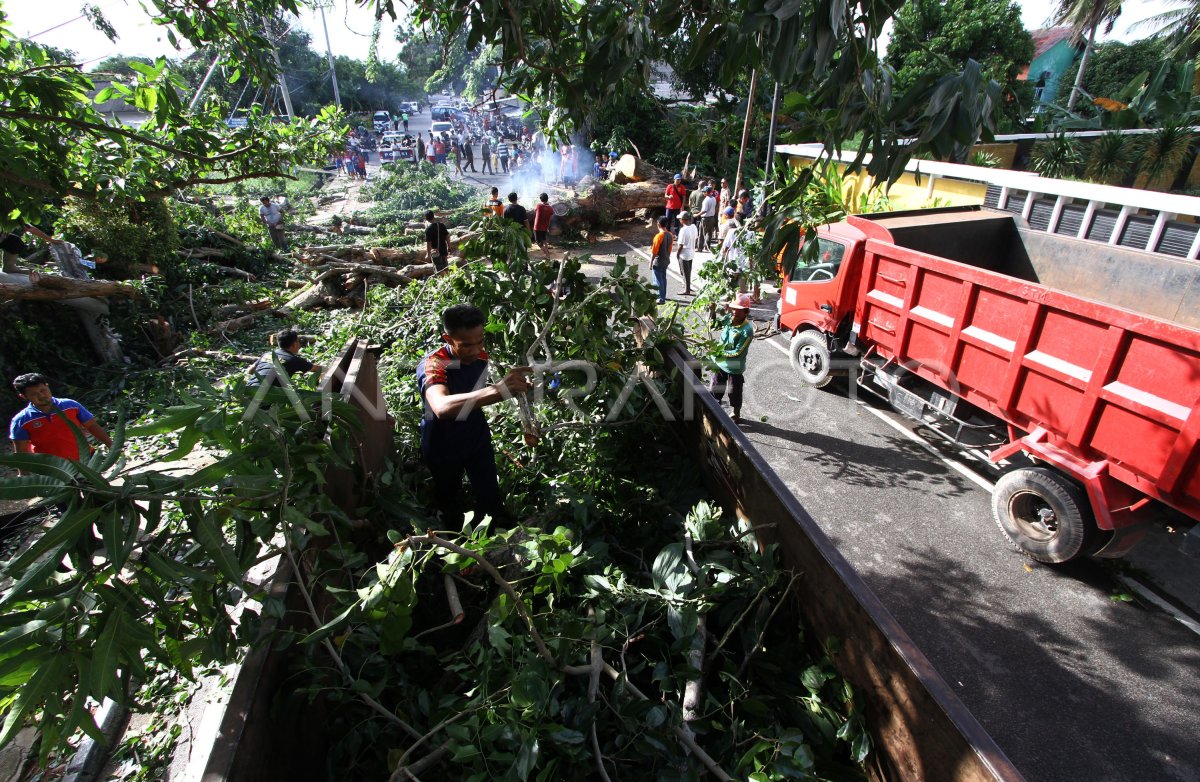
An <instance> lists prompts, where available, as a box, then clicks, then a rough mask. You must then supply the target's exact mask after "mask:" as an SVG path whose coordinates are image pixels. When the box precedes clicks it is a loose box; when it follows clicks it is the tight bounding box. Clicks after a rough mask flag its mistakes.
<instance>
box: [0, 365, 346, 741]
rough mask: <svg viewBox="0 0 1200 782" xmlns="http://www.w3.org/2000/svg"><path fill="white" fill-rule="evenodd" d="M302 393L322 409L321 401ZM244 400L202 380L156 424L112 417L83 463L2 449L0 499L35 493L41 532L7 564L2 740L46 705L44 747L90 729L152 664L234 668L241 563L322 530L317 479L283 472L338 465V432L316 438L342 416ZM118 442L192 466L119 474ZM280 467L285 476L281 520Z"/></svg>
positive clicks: (250, 588)
mask: <svg viewBox="0 0 1200 782" xmlns="http://www.w3.org/2000/svg"><path fill="white" fill-rule="evenodd" d="M301 394H302V396H301V400H302V401H303V403H304V404H305V405H307V406H308V408H309V409H311V410H313V411H314V412H315V411H319V410H320V409H321V399H320V397H319V395H317V394H311V393H306V392H301ZM251 401H252V397H251V393H250V391H249V390H247V389H241V388H238V387H233V388H230V389H224V390H218V389H213V388H211V387H210V388H206V387H204V386H203V385H200V386H198V387H197V388H196V389H195V390H194V391H192V392H190V393H188V394H185V403H184V404H182V405H178V406H176V407H172V408H168V409H166V410H164V411H163V412H162V414H161V415H160V416H159V417H158V418H157V419H155V420H153V421H149V422H146V423H142V424H139V425H138V426H136V427H132V428H128V429H127V428H126V427H125V425H124V421H123V420H121V421H119V422H118V424H117V427H116V431H115V433H114V445H113V448H112V449H110V450H109V451H108V452H105V451H103V450H100V451H97V452H95V453H93V454H92V455H91V456H90V457H89V458H88V459H87V460H86V461H80V462H72V461H70V460H67V459H62V458H59V457H56V456H49V455H45V454H14V455H11V456H4V457H0V466H3V467H9V468H15V469H18V470H20V471H21V472H22V475H21V477H16V478H6V479H3V480H0V499H24V498H30V497H41V498H43V499H42V501H41V503H40V506H41V508H42V509H43V515H42V517H41V520H40V524H41V527H42V528H41V529H40V530H34V532H33V534H31V535H29V536H28V545H27V546H26V547H25V548H24V549H22V550H18V552H17V553H16V554H15V555H14V556H12V557H11V558H10V559H9V560H8V561H7V562H4V563H3V564H2V565H0V577H2V578H3V579H4V580H5V587H4V591H3V593H0V713H2V715H3V716H2V719H3V723H2V727H0V745H3V744H4V743H6V742H7V741H9V740H11V738H12V737H13V735H14V734H15V732H16V731H17V730H19V729H20V728H21V727H23V726H24V724H25V723H26V722H27V721H28V720H29V719H30V718H31V717H32V716H33V715H35V714H38V713H39V712H40V714H41V717H40V720H39V726H40V729H41V731H42V734H43V742H42V751H43V753H48V752H50V751H51V750H52V749H53V748H54V747H55V745H56V744H57V743H58V742H59V741H65V740H66V739H67V738H69V737H70V736H71V735H72V734H73V733H74V732H75V731H77V730H84V731H86V732H89V733H94V732H95V731H96V728H95V725H94V724H93V721H92V717H91V714H90V712H89V711H88V710H87V709H85V708H84V704H85V703H86V701H87V699H88V698H92V699H94V700H95V701H101V700H103V699H104V698H106V697H109V698H113V699H114V700H117V701H119V702H126V701H127V700H128V696H129V694H130V692H131V683H132V682H134V681H135V680H140V679H143V678H144V677H145V676H146V671H147V664H148V662H149V661H154V662H155V663H157V664H160V665H162V666H165V667H167V668H170V669H173V670H178V671H181V672H182V673H183V674H184V675H189V676H190V675H191V670H192V666H193V664H194V663H195V662H196V661H198V660H201V661H220V662H223V661H228V660H229V659H231V658H232V657H233V656H234V655H235V654H236V653H237V652H238V650H240V649H241V648H244V646H245V645H246V644H247V643H248V642H250V641H251V640H253V639H254V635H255V632H256V629H257V626H258V625H257V622H256V621H255V618H254V616H253V614H252V613H250V612H246V613H244V614H243V615H242V619H241V621H240V622H239V623H235V621H234V620H233V618H232V611H231V609H232V607H233V606H235V605H236V604H237V603H238V602H239V600H240V599H241V597H242V596H243V594H244V593H247V592H249V593H254V592H256V591H257V589H258V588H257V587H256V586H254V585H253V584H251V583H249V582H247V581H246V574H247V571H249V570H250V568H251V567H253V566H254V564H255V563H256V562H258V561H259V560H260V559H261V558H263V556H264V554H266V553H269V552H270V551H272V550H273V549H274V548H275V547H276V546H278V544H279V541H280V540H281V538H280V537H278V533H280V532H282V533H283V534H285V535H288V536H290V537H291V539H292V540H293V541H295V542H296V543H298V544H300V545H303V544H304V542H305V541H306V540H307V539H308V538H309V537H310V536H311V535H312V534H314V529H316V530H320V529H322V528H321V527H320V523H319V522H317V521H314V518H317V517H323V516H327V515H328V514H329V513H330V512H331V508H330V505H329V502H328V500H327V498H326V497H325V496H324V493H323V489H322V485H321V484H322V480H323V479H321V478H320V477H319V471H318V473H317V474H314V473H313V472H311V471H309V470H307V469H294V470H293V469H292V466H291V465H293V464H294V465H297V466H302V465H307V464H310V463H312V464H325V463H336V462H338V461H339V460H340V459H341V458H342V457H339V456H337V454H336V453H335V448H334V446H333V445H331V444H330V441H339V440H344V439H345V438H340V437H332V438H330V441H327V440H326V437H325V435H326V433H327V431H330V430H331V429H332V431H334V432H336V431H338V430H340V428H341V427H342V426H344V425H346V420H347V418H346V415H347V412H348V411H347V409H346V406H345V405H344V403H342V402H341V401H340V400H339V401H335V402H333V403H332V405H330V412H331V413H332V415H331V417H329V418H328V419H321V421H320V425H319V426H318V425H316V423H317V422H315V421H313V420H312V419H313V416H309V420H308V421H307V422H305V421H303V420H302V419H301V416H300V415H299V412H298V411H296V410H294V409H293V408H291V407H289V406H286V405H277V406H274V407H271V408H250V407H249V406H248V403H249V402H251ZM247 410H251V411H252V412H251V413H249V414H248V413H247ZM306 415H307V413H306ZM318 416H319V414H318ZM126 436H131V437H142V438H150V437H158V438H166V442H164V443H162V444H160V449H159V450H160V452H161V453H164V454H166V455H165V456H164V457H160V460H161V461H163V462H165V461H166V459H168V458H169V459H183V460H186V461H183V462H175V463H173V464H162V465H159V464H155V463H153V462H152V463H150V464H145V465H142V466H140V467H137V468H126V467H125V466H124V464H123V462H122V461H121V458H120V448H121V446H122V444H123V442H124V440H125V438H126ZM163 467H167V468H168V469H162V468H163ZM281 475H291V476H292V479H291V481H290V482H289V483H288V485H287V487H286V491H287V496H288V502H289V504H288V506H287V508H286V509H285V512H283V513H281V512H279V509H278V506H279V504H280V500H281V497H282V496H283V493H284V488H285V487H284V486H283V482H282V481H281V480H280V476H281Z"/></svg>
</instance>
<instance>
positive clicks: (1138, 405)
mask: <svg viewBox="0 0 1200 782" xmlns="http://www.w3.org/2000/svg"><path fill="white" fill-rule="evenodd" d="M848 222H849V223H850V225H852V226H853V227H855V228H857V229H858V230H860V231H862V232H863V233H864V234H866V236H867V241H866V243H865V254H864V260H863V268H862V273H861V284H860V286H859V288H858V295H857V304H856V307H855V321H856V323H857V325H858V327H859V328H860V329H861V336H862V338H863V339H864V341H865V344H867V345H869V346H871V350H872V351H873V352H874V353H875V354H877V355H879V356H881V357H882V358H883V359H885V360H886V361H888V362H893V363H896V364H898V365H901V366H904V367H906V368H907V369H909V370H910V371H913V372H916V373H917V374H919V375H920V376H922V377H924V378H925V379H926V380H928V381H929V382H931V383H934V384H936V385H939V386H941V387H943V388H946V389H948V390H950V391H951V392H952V393H953V394H954V395H956V396H957V397H959V398H961V399H964V400H966V401H967V402H969V403H971V404H973V405H975V406H977V407H979V408H981V409H983V410H985V411H987V412H989V413H991V414H993V415H995V416H997V417H998V418H1000V419H1001V420H1003V421H1005V422H1007V423H1008V424H1010V425H1011V426H1013V427H1015V429H1016V430H1017V431H1016V432H1015V436H1016V440H1015V441H1014V448H1019V449H1021V450H1025V451H1026V452H1028V453H1030V454H1032V455H1034V456H1036V457H1038V458H1040V459H1042V460H1043V461H1046V462H1049V463H1051V464H1055V465H1057V466H1059V467H1060V468H1062V469H1064V470H1066V471H1067V472H1068V473H1069V474H1071V475H1074V476H1077V477H1078V478H1080V479H1081V480H1083V481H1084V482H1085V483H1086V484H1087V488H1088V492H1089V495H1090V496H1091V498H1092V504H1093V507H1094V508H1096V509H1097V521H1098V523H1099V524H1100V527H1101V528H1102V529H1113V528H1116V527H1121V526H1125V525H1128V524H1132V523H1134V521H1135V516H1136V511H1137V510H1138V509H1139V508H1141V507H1143V506H1144V504H1145V502H1144V498H1143V495H1144V496H1148V497H1151V498H1154V499H1158V500H1162V501H1164V502H1166V503H1167V504H1169V505H1172V506H1174V507H1176V508H1179V509H1180V510H1183V511H1184V512H1185V513H1188V514H1189V515H1191V516H1193V517H1200V465H1198V464H1197V462H1198V459H1197V455H1198V452H1200V446H1198V445H1197V439H1198V437H1200V330H1197V328H1198V327H1200V318H1198V316H1197V313H1196V310H1197V308H1195V307H1191V308H1189V307H1188V302H1187V296H1188V295H1189V292H1191V291H1192V290H1193V289H1194V288H1195V287H1196V284H1197V282H1198V281H1197V277H1200V265H1197V264H1194V263H1190V262H1187V261H1173V260H1168V259H1163V258H1159V257H1155V256H1151V255H1148V254H1147V253H1142V252H1138V251H1133V250H1124V249H1120V248H1116V247H1109V246H1104V245H1094V244H1088V243H1083V242H1078V241H1076V240H1072V239H1066V238H1063V237H1057V236H1049V235H1039V236H1033V235H1031V234H1030V233H1029V232H1023V231H1019V230H1018V229H1017V227H1016V225H1015V223H1014V220H1013V218H1012V216H1011V215H1008V214H999V213H996V212H990V211H981V210H968V211H959V210H942V211H940V212H937V213H932V214H931V213H925V214H924V215H922V216H916V215H912V214H909V215H899V216H895V217H893V216H889V215H885V216H883V217H881V218H876V219H872V220H865V219H860V218H851V219H850V220H849V221H848ZM935 253H936V254H935ZM964 264H969V265H964ZM971 267H974V268H971ZM1068 286H1069V287H1070V288H1074V290H1069V289H1068ZM1171 321H1174V322H1171Z"/></svg>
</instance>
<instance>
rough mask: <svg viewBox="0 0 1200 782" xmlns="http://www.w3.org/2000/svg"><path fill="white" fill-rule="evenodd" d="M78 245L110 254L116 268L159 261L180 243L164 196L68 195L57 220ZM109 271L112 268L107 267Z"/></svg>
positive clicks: (105, 254) (168, 257) (101, 254)
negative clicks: (111, 197) (98, 198)
mask: <svg viewBox="0 0 1200 782" xmlns="http://www.w3.org/2000/svg"><path fill="white" fill-rule="evenodd" d="M56 228H57V229H58V230H59V232H60V233H61V234H62V235H64V236H67V237H70V240H71V241H72V242H74V243H75V244H78V245H80V246H81V247H83V248H86V249H87V250H90V251H92V252H93V253H95V254H96V255H98V256H106V257H107V258H108V259H109V262H110V263H112V264H113V267H112V269H114V270H119V269H120V267H124V266H128V265H129V264H133V263H138V264H147V265H150V264H159V263H163V262H164V261H167V260H168V259H170V257H171V255H172V254H173V253H174V252H175V248H176V247H178V246H179V237H178V235H177V233H176V230H175V223H174V221H173V220H172V216H171V210H170V208H169V207H168V206H167V204H166V202H165V201H164V200H163V199H162V198H152V199H147V200H145V201H133V200H128V199H126V200H122V201H89V200H86V199H82V198H68V199H67V201H66V203H65V204H64V206H63V212H62V216H61V217H60V218H59V220H58V222H57V223H56ZM104 270H105V271H106V272H107V271H109V270H110V267H107V266H106V267H105V269H104Z"/></svg>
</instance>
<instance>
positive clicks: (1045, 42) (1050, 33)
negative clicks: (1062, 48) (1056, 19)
mask: <svg viewBox="0 0 1200 782" xmlns="http://www.w3.org/2000/svg"><path fill="white" fill-rule="evenodd" d="M1030 35H1032V36H1033V59H1035V60H1036V59H1037V58H1038V57H1041V56H1042V55H1043V54H1045V53H1046V52H1048V51H1050V50H1051V49H1053V48H1054V47H1055V46H1056V45H1058V42H1059V41H1066V40H1069V39H1070V37H1071V28H1070V27H1047V28H1046V29H1044V30H1034V31H1033V32H1032V33H1030Z"/></svg>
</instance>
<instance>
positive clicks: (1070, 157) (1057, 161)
mask: <svg viewBox="0 0 1200 782" xmlns="http://www.w3.org/2000/svg"><path fill="white" fill-rule="evenodd" d="M1029 164H1030V166H1031V167H1032V168H1033V170H1034V171H1036V172H1038V173H1039V174H1041V175H1042V176H1045V177H1053V178H1055V179H1072V178H1074V177H1076V176H1078V175H1079V170H1080V168H1081V167H1082V166H1083V153H1082V152H1081V150H1080V145H1079V142H1078V141H1076V140H1075V139H1073V138H1069V137H1068V136H1067V135H1065V134H1063V133H1058V134H1055V135H1054V136H1051V137H1050V138H1048V139H1046V140H1044V141H1039V142H1038V143H1036V144H1034V145H1033V152H1031V153H1030V155H1029Z"/></svg>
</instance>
